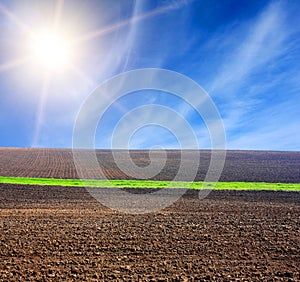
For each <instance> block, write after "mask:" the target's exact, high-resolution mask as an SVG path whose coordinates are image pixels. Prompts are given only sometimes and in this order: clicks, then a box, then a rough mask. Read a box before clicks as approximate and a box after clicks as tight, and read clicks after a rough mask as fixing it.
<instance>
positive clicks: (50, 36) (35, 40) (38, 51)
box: [30, 31, 73, 70]
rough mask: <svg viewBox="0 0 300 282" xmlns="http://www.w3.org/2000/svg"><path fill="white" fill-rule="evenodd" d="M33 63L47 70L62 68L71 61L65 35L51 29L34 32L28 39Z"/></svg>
mask: <svg viewBox="0 0 300 282" xmlns="http://www.w3.org/2000/svg"><path fill="white" fill-rule="evenodd" d="M30 49H31V54H32V58H33V60H34V63H36V64H38V65H40V66H42V67H45V68H46V69H49V70H62V69H64V68H66V67H67V66H68V64H69V63H71V59H72V53H73V52H72V48H71V44H70V41H68V39H67V37H66V36H64V35H62V34H59V33H56V32H51V31H42V32H38V33H35V34H34V36H32V37H31V39H30Z"/></svg>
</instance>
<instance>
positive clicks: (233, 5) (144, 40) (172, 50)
mask: <svg viewBox="0 0 300 282" xmlns="http://www.w3.org/2000/svg"><path fill="white" fill-rule="evenodd" d="M0 3H1V4H0V29H1V33H0V34H1V35H0V36H1V37H0V95H1V96H0V128H1V138H0V147H65V148H70V147H71V146H72V131H73V126H74V123H75V120H76V115H77V113H78V111H79V110H80V107H81V105H82V104H83V102H84V101H85V99H87V97H88V96H89V94H90V93H91V92H92V91H93V90H94V89H95V88H96V87H97V86H98V85H100V84H101V83H102V82H104V81H105V80H107V79H109V78H110V77H112V76H114V75H117V74H119V73H122V72H124V71H129V70H134V69H139V68H163V69H168V70H172V71H176V72H179V73H181V74H183V75H186V76H187V77H190V78H191V79H193V80H194V81H196V82H197V83H198V84H199V85H200V86H201V87H202V88H203V89H204V90H205V91H206V92H207V93H208V94H209V95H210V97H211V98H212V100H213V101H214V103H215V105H216V106H217V108H218V110H219V112H220V115H221V117H222V120H223V123H224V127H225V131H226V138H227V145H226V146H227V148H228V149H257V150H295V151H299V150H300V133H299V128H300V114H299V105H300V79H299V78H300V47H299V46H300V18H299V9H300V2H299V1H288V0H287V1H255V0H253V1H242V0H237V1H233V0H232V1H229V0H228V1H217V0H215V1H214V0H212V1H201V0H199V1H188V0H182V1H180V0H157V1H150V0H149V1H143V0H141V1H121V0H120V1H109V0H107V1H61V0H58V1H0ZM53 25H56V27H57V29H58V30H59V31H60V32H61V31H67V32H68V36H69V37H68V38H71V42H72V44H73V45H72V49H74V54H75V55H74V57H73V58H72V64H70V66H67V67H66V68H61V69H56V70H53V69H52V70H49V69H45V68H43V67H42V66H41V65H37V64H33V63H32V61H30V60H27V57H28V56H27V55H28V54H26V52H27V51H28V50H27V49H28V48H27V47H26V46H27V45H26V44H27V43H26V42H27V38H28V33H31V32H33V33H34V32H35V31H36V30H37V29H38V28H40V27H41V26H43V27H44V26H45V27H52V26H53ZM153 104H158V105H164V106H167V107H171V108H172V109H173V110H175V111H177V112H178V113H179V114H181V115H182V116H184V117H185V119H186V120H187V121H188V123H189V124H190V125H191V127H192V128H193V129H194V131H195V135H196V136H197V138H198V141H199V145H200V147H201V148H210V140H209V135H208V132H207V130H206V129H205V126H204V123H203V122H202V121H201V117H199V115H198V114H197V113H196V112H195V111H194V110H193V109H191V108H189V106H188V105H186V104H185V103H184V102H183V101H181V100H180V99H178V98H176V97H174V96H172V95H170V94H168V93H161V92H159V91H150V90H144V91H140V92H138V93H131V94H128V95H126V96H124V97H122V98H121V99H120V100H119V101H117V102H116V103H114V104H112V105H111V107H109V109H108V110H107V112H106V113H105V115H104V116H103V118H102V120H101V121H100V123H99V125H98V129H97V132H96V141H95V143H96V146H97V147H98V148H109V147H110V146H111V143H110V142H111V135H112V133H113V130H114V128H115V126H116V124H117V123H118V121H119V120H120V119H121V118H122V116H123V115H124V114H126V113H128V112H129V111H131V110H133V109H134V108H136V107H140V106H142V105H153ZM148 114H149V113H148ZM150 114H152V115H153V116H154V115H155V116H156V115H162V113H160V112H156V111H155V107H154V108H153V112H152V113H150ZM150 116H151V115H150ZM136 118H143V117H140V116H138V117H136ZM148 118H149V117H148ZM170 122H172V121H170ZM178 126H180V124H179V125H178ZM119 138H122V136H120V137H119ZM153 146H161V147H164V148H178V146H179V144H178V142H177V140H176V137H175V136H174V135H173V134H172V132H170V131H168V129H166V128H161V127H158V126H153V125H149V126H147V127H145V128H142V129H140V130H139V131H137V132H135V134H134V135H133V136H132V138H131V140H130V147H131V148H151V147H153Z"/></svg>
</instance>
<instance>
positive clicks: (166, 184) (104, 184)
mask: <svg viewBox="0 0 300 282" xmlns="http://www.w3.org/2000/svg"><path fill="white" fill-rule="evenodd" d="M0 183H7V184H24V185H49V186H70V187H95V188H190V189H203V188H207V189H208V188H212V189H218V190H272V191H300V183H266V182H217V183H203V182H180V181H178V182H172V181H154V180H80V179H60V178H26V177H6V176H0Z"/></svg>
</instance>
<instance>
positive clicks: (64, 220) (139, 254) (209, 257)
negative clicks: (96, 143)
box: [0, 149, 300, 281]
mask: <svg viewBox="0 0 300 282" xmlns="http://www.w3.org/2000/svg"><path fill="white" fill-rule="evenodd" d="M97 154H98V157H99V162H100V165H101V166H102V167H103V168H104V170H105V174H106V176H108V177H110V178H126V175H124V174H122V172H120V171H119V170H118V168H117V167H116V166H115V164H114V162H113V160H112V158H111V153H110V152H109V151H98V153H97ZM190 154H191V157H192V156H193V153H192V152H190ZM201 155H202V159H201V166H200V169H199V172H198V176H197V179H198V180H200V179H202V178H203V175H204V174H205V171H206V170H207V167H208V163H209V157H210V153H209V152H208V151H203V152H202V153H201ZM132 156H133V159H134V161H135V162H136V163H137V164H139V165H146V164H147V163H148V162H149V158H148V153H147V152H144V151H135V152H132ZM156 157H157V160H158V161H159V155H157V156H156ZM179 157H180V154H179V152H178V151H170V152H168V161H167V166H166V167H165V168H164V170H163V171H162V172H161V173H160V174H159V175H158V176H157V179H172V177H173V176H174V173H175V174H176V171H177V169H178V161H179ZM154 161H155V160H154ZM299 169H300V153H299V152H296V153H291V152H290V153H289V152H258V151H257V152H255V151H253V152H249V151H248V152H247V151H229V152H228V154H227V159H226V163H225V169H224V172H223V174H222V176H221V180H223V181H269V182H295V183H299V182H300V171H299ZM0 175H6V176H30V177H62V178H76V177H77V173H76V170H75V167H74V164H73V159H72V153H71V151H70V150H63V149H61V150H60V149H56V150H54V149H0ZM111 195H112V194H111V190H110V196H111ZM121 200H122V199H119V197H117V195H115V201H116V202H117V201H121ZM299 212H300V193H297V192H255V191H252V192H249V191H243V192H237V191H213V192H211V193H210V194H209V196H208V197H207V198H205V199H204V200H199V199H198V197H197V192H196V191H189V192H188V193H187V194H186V195H185V196H184V197H183V198H181V199H180V200H178V201H177V202H176V203H174V204H173V205H172V206H170V207H168V208H166V209H164V210H161V211H159V212H156V213H152V214H144V215H142V214H139V215H130V214H122V213H120V212H116V211H112V210H110V209H108V208H106V207H104V206H102V205H101V204H100V203H99V202H97V201H96V200H95V199H94V198H92V197H91V195H90V194H89V193H88V192H87V191H86V190H85V189H84V188H72V187H69V188H64V187H45V186H44V187H42V186H22V185H8V184H0V231H1V232H0V281H300V272H299V269H300V247H299V246H300V219H299V214H300V213H299Z"/></svg>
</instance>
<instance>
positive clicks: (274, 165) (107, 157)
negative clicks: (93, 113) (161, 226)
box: [0, 148, 300, 183]
mask: <svg viewBox="0 0 300 282" xmlns="http://www.w3.org/2000/svg"><path fill="white" fill-rule="evenodd" d="M184 153H185V154H187V155H188V157H190V158H191V159H192V158H194V157H195V154H194V153H193V151H185V152H184ZM180 156H181V153H180V151H177V150H170V151H167V161H166V165H165V167H164V169H163V170H162V171H161V172H160V173H159V174H158V175H157V176H155V177H154V178H153V179H155V180H173V178H174V176H175V175H176V173H177V171H178V168H179V165H180ZM210 156H211V154H210V151H205V150H203V151H201V153H200V167H199V170H198V173H197V177H196V180H197V181H201V180H203V179H204V176H205V174H206V172H207V169H208V166H209V162H210ZM97 157H98V160H99V165H100V166H101V168H102V169H103V171H104V174H105V176H106V177H107V178H109V179H129V177H128V176H127V175H126V174H125V173H123V172H122V171H120V170H119V169H118V167H117V166H116V164H115V162H114V159H113V157H112V154H111V151H109V150H98V151H97ZM131 157H132V159H133V161H134V162H135V163H136V164H137V165H139V166H145V165H147V164H149V161H150V160H149V153H148V152H147V151H131ZM161 157H162V155H161V154H160V153H159V152H158V153H156V154H155V155H154V156H153V160H152V161H153V162H154V163H155V162H158V163H159V162H161ZM187 169H188V168H187ZM0 175H1V176H19V177H53V178H78V175H77V172H76V168H75V166H74V163H73V156H72V150H68V149H6V148H2V149H1V148H0ZM90 175H91V176H93V173H90ZM92 178H95V179H97V178H103V177H101V174H99V171H95V172H94V177H92ZM220 181H237V182H239V181H240V182H243V181H246V182H257V181H265V182H288V183H300V152H269V151H227V156H226V162H225V166H224V170H223V173H222V175H221V178H220Z"/></svg>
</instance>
